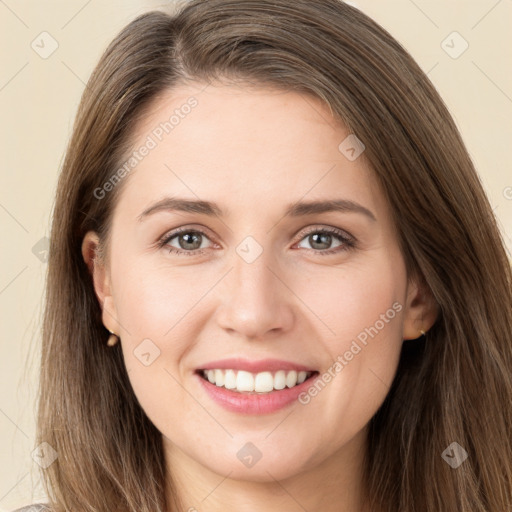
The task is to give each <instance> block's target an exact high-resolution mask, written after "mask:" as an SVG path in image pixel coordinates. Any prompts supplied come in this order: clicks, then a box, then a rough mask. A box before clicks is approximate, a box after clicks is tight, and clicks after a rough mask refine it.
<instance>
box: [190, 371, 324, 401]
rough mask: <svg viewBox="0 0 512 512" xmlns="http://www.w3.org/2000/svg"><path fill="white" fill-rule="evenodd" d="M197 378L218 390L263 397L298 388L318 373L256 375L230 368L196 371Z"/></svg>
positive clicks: (297, 372)
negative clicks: (222, 389)
mask: <svg viewBox="0 0 512 512" xmlns="http://www.w3.org/2000/svg"><path fill="white" fill-rule="evenodd" d="M195 373H196V374H197V375H199V377H201V378H202V379H204V380H206V381H208V382H209V383H210V384H213V385H214V386H216V387H218V388H224V389H227V390H229V391H232V392H235V393H242V394H256V395H264V394H269V393H272V392H275V391H281V390H284V389H291V388H294V387H297V386H300V385H301V384H303V383H304V382H306V381H307V380H310V379H314V378H315V377H316V376H317V375H318V374H319V372H318V371H304V370H301V371H296V370H273V371H262V372H258V373H253V372H248V371H245V370H236V369H230V368H209V369H198V370H196V372H195Z"/></svg>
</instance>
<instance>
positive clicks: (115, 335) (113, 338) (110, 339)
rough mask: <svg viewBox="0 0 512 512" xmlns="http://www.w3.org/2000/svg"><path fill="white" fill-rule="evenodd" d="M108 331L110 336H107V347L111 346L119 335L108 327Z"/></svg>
mask: <svg viewBox="0 0 512 512" xmlns="http://www.w3.org/2000/svg"><path fill="white" fill-rule="evenodd" d="M108 332H109V333H110V336H109V337H108V341H107V345H108V346H109V347H113V346H114V345H115V344H116V343H117V342H118V341H119V337H118V336H117V334H114V333H113V332H112V331H111V330H110V329H108Z"/></svg>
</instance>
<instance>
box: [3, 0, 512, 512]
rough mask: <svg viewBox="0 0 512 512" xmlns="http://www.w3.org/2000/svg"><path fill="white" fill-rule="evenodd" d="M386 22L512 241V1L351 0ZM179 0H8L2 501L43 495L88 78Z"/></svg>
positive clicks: (10, 503)
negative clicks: (50, 277) (130, 29)
mask: <svg viewBox="0 0 512 512" xmlns="http://www.w3.org/2000/svg"><path fill="white" fill-rule="evenodd" d="M349 3H351V4H352V5H355V6H356V7H358V8H359V9H361V10H362V11H364V12H365V13H367V14H369V15H370V16H371V17H373V18H374V19H375V20H376V21H377V22H379V23H380V24H381V25H383V26H384V27H385V28H386V29H388V30H389V31H390V32H391V34H392V35H393V36H395V37H396V38H397V39H398V40H399V41H400V42H401V43H402V44H403V45H404V46H405V47H406V48H407V49H408V50H409V52H410V53H411V54H412V56H413V57H414V58H415V59H416V60H417V62H418V63H419V65H420V66H421V68H422V69H423V70H425V71H426V72H427V73H428V76H429V77H430V79H431V80H432V81H433V83H434V85H435V86H436V87H437V89H438V90H439V92H440V93H441V96H442V97H443V98H444V100H445V102H446V104H447V105H448V108H449V109H450V111H451V113H452V114H453V116H454V118H455V121H456V123H457V125H458V127H459V128H460V130H461V132H462V136H463V138H464V140H465V142H466V145H467V147H468V150H469V152H470V154H471V156H472V158H473V160H474V162H475V164H476V168H477V170H478V172H479V174H480V177H481V179H482V182H483V184H484V187H485V189H486V191H487V193H488V196H489V199H490V202H491V204H492V207H493V209H494V212H495V214H496V216H497V219H498V221H499V223H500V228H501V230H502V233H503V237H504V239H505V242H506V244H507V247H508V249H509V253H510V251H511V250H512V172H511V163H512V157H511V151H510V144H511V141H512V138H511V135H512V126H511V121H510V119H512V72H511V67H510V62H512V33H511V32H512V31H511V30H510V27H511V26H512V24H511V22H512V0H472V1H470V0H442V1H429V0H414V1H413V0H393V1H385V2H384V1H377V0H373V1H371V0H359V1H354V2H349ZM171 4H172V2H168V3H166V2H157V1H151V0H139V1H137V0H125V1H123V2H121V1H99V0H88V1H87V0H71V1H70V0H68V1H64V0H61V1H55V0H54V1H46V2H37V1H35V0H0V48H1V50H0V52H1V66H0V112H1V114H0V115H1V117H0V119H1V123H0V125H1V132H0V141H1V153H0V173H1V174H0V226H1V236H0V244H1V245H2V247H1V254H2V260H1V267H0V311H1V322H0V329H1V345H0V381H1V382H0V511H1V510H7V511H9V510H13V509H15V508H17V507H19V506H22V505H26V504H29V503H33V502H35V501H37V500H40V499H44V493H43V491H42V488H41V485H40V480H39V466H38V465H37V464H36V463H35V461H34V460H33V458H32V453H33V451H34V449H35V448H36V446H35V441H34V433H35V397H36V393H37V385H38V384H37V379H38V362H39V359H38V358H39V353H40V318H41V311H42V298H43V290H44V279H45V272H46V263H45V259H46V254H47V253H46V244H47V238H46V237H47V236H48V234H49V226H50V217H51V211H52V205H53V198H54V192H55V186H56V179H57V176H58V172H59V169H60V165H61V162H62V157H63V153H64V149H65V146H66V143H67V141H68V138H69V136H70V133H71V127H72V123H73V119H74V115H75V113H76V108H77V106H78V102H79V99H80V96H81V94H82V91H83V90H84V87H85V83H86V81H87V80H88V78H89V75H90V73H91V71H92V69H93V67H94V66H95V64H96V62H97V61H98V59H99V57H100V55H101V53H102V51H103V50H104V48H105V47H106V45H107V44H108V43H109V42H110V41H111V39H112V38H113V37H114V36H115V35H116V33H117V32H118V31H119V30H120V29H121V28H122V27H123V26H124V25H126V24H127V23H128V22H129V21H131V20H132V19H133V18H134V17H136V16H137V15H139V14H142V13H143V12H145V11H148V10H151V9H155V8H158V9H161V8H166V7H169V5H171Z"/></svg>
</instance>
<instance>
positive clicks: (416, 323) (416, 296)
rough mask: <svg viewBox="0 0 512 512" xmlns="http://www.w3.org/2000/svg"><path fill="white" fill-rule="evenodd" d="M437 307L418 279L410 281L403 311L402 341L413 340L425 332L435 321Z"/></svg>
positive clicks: (428, 290)
mask: <svg viewBox="0 0 512 512" xmlns="http://www.w3.org/2000/svg"><path fill="white" fill-rule="evenodd" d="M438 311H439V306H438V304H437V302H436V300H435V299H434V297H433V295H432V292H431V291H430V288H429V287H428V286H427V284H426V283H425V281H424V280H423V279H420V278H413V279H410V280H409V282H408V284H407V297H406V303H405V311H404V317H403V318H404V324H403V334H402V337H403V339H404V340H413V339H416V338H419V337H420V336H421V331H424V332H427V331H428V330H429V329H430V328H431V327H432V325H434V322H435V321H436V318H437V315H438Z"/></svg>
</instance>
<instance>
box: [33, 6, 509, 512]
mask: <svg viewBox="0 0 512 512" xmlns="http://www.w3.org/2000/svg"><path fill="white" fill-rule="evenodd" d="M212 79H224V80H238V81H242V82H245V83H247V84H249V83H251V84H261V85H266V84H268V85H271V86H275V87H278V88H281V89H283V90H294V91H297V92H299V93H303V94H304V95H305V97H307V95H310V96H313V97H316V98H320V99H321V100H323V101H325V103H326V104H327V105H328V107H329V108H330V110H331V112H332V114H333V116H334V117H335V119H337V120H340V121H342V122H343V123H345V125H346V126H347V127H348V128H349V129H350V131H351V132H353V133H355V134H357V136H358V138H359V139H361V140H362V141H363V143H364V144H365V146H366V150H365V152H364V154H363V156H364V158H365V159H366V160H367V162H368V163H369V164H370V166H371V168H372V169H373V171H374V172H375V176H376V178H377V179H378V180H379V183H380V184H381V185H382V189H383V190H384V193H385V195H386V197H387V200H388V201H389V204H390V207H391V210H392V214H393V220H394V222H395V224H396V227H397V231H398V235H399V242H400V246H401V249H402V252H403V255H404V259H405V261H406V266H407V270H408V272H409V274H410V275H413V274H414V275H417V276H420V277H421V278H422V279H424V282H425V283H427V285H428V287H429V289H430V290H431V292H432V296H433V297H434V299H435V301H436V302H437V305H438V307H439V315H438V318H437V320H436V322H435V324H434V326H433V327H432V329H431V330H430V331H429V332H428V333H427V335H426V337H424V338H422V339H418V340H414V342H410V341H409V342H405V343H404V346H403V351H402V354H401V359H400V363H399V367H398V371H397V374H396V377H395V380H394V381H393V383H392V386H391V389H390V391H389V394H388V396H387V398H386V400H385V402H384V403H383V405H382V407H381V408H380V409H379V410H378V412H377V413H376V415H375V416H374V417H373V418H372V419H371V423H370V430H369V433H370V434H369V451H368V456H367V458H366V459H365V470H366V471H365V475H366V480H365V484H366V486H367V496H368V500H369V502H370V504H371V508H372V510H374V511H376V510H379V511H380V510H382V511H383V512H397V511H400V512H438V511H440V510H446V511H459V512H484V511H485V512H505V511H510V510H512V445H511V438H510V426H511V425H512V408H511V403H512V378H511V373H512V372H511V370H512V339H511V333H512V291H511V290H512V276H511V269H510V263H509V261H508V258H507V255H506V251H505V248H504V242H503V239H502V238H501V235H500V232H499V230H498V228H497V224H496V220H495V218H494V215H493V212H492V210H491V208H490V205H489V202H488V200H487V198H486V195H485V193H484V191H483V188H482V185H481V183H480V181H479V178H478V176H477V174H476V172H475V169H474V166H473V164H472V162H471V160H470V157H469V156H468V152H467V151H466V149H465V147H464V144H463V142H462V140H461V137H460V135H459V132H458V130H457V128H456V126H455V124H454V122H453V120H452V118H451V116H450V114H449V112H448V110H447V108H446V107H445V105H444V103H443V101H442V100H441V99H440V97H439V95H438V93H437V92H436V90H435V89H434V87H433V86H432V84H431V83H430V81H429V80H428V78H427V76H426V75H425V73H423V72H422V70H421V69H420V68H419V66H418V65H417V64H416V63H415V62H414V60H413V59H412V58H411V57H410V55H409V54H408V53H407V52H406V51H405V50H404V48H402V46H401V45H400V44H399V43H398V42H397V41H396V40H395V39H394V38H393V37H392V36H391V35H389V34H388V33H387V32H386V31H385V30H384V29H383V28H381V27H380V26H379V25H378V24H376V23H375V22H374V21H372V20H371V19H370V18H368V17H367V16H366V15H364V14H363V13H361V12H360V11H358V10H357V9H354V8H352V7H350V6H348V5H346V4H344V3H342V2H341V1H338V0H317V1H314V2H311V1H309V0H294V1H293V2H290V1H289V0H246V1H240V0H206V1H204V0H203V1H201V0H192V1H191V2H189V3H186V4H185V5H184V6H182V8H181V9H180V10H179V12H178V13H176V14H169V13H165V12H160V11H154V12H149V13H146V14H143V15H141V16H139V17H138V18H137V19H135V20H134V21H132V22H131V23H130V24H129V25H128V26H126V27H125V28H124V29H123V30H122V31H121V33H120V34H119V35H118V36H117V37H116V38H115V39H114V41H113V42H112V43H111V44H110V46H109V47H108V48H107V50H106V51H105V53H104V55H103V56H102V58H101V60H100V62H99V63H98V65H97V67H96V68H95V70H94V72H93V74H92V76H91V78H90V80H89V82H88V84H87V87H86V89H85V91H84V94H83V97H82V101H81V104H80V107H79V110H78V114H77V118H76V121H75V125H74V129H73V134H72V137H71V140H70V142H69V147H68V149H67V153H66V157H65V160H64V163H63V168H62V172H61V175H60V179H59V183H58V190H57V195H56V203H55V208H54V213H53V225H52V230H51V243H50V251H49V268H48V281H47V295H46V303H45V308H46V309H45V317H44V325H43V347H42V365H41V384H40V385H41V387H40V397H39V412H38V435H37V443H41V442H47V443H49V444H50V445H51V446H52V447H53V448H54V449H55V450H56V451H57V453H58V457H57V459H56V460H55V462H54V463H53V464H51V465H50V466H49V467H48V468H47V469H46V470H45V471H44V478H45V480H44V481H45V485H46V488H47V492H48V495H49V497H50V499H51V505H52V507H53V508H54V510H55V511H56V512H62V511H70V510H72V511H73V512H78V511H80V510H84V511H85V510H87V511H105V512H107V511H108V512H111V511H113V510H123V511H131V512H157V511H161V512H163V511H169V510H178V509H179V508H178V507H179V505H178V504H177V503H169V502H167V501H166V494H167V497H168V496H169V495H171V496H174V495H175V493H174V492H171V493H169V492H167V493H166V478H167V471H166V468H165V464H164V459H163V450H162V442H161V437H162V436H161V434H160V432H159V431H158V430H157V429H156V427H155V426H154V425H153V424H152V423H151V422H150V420H149V419H148V418H147V416H146V415H145V413H144V411H143V410H142V409H141V407H140V405H139V403H138V402H137V399H136V397H135V395H134V393H133V391H132V388H131V385H130V382H129V379H128V377H127V374H126V369H125V366H124V363H123V357H122V352H121V348H120V346H119V344H118V345H117V346H116V347H114V348H108V347H107V346H106V340H107V337H108V332H107V331H106V330H105V328H104V327H103V325H102V321H101V315H100V311H101V310H100V306H99V304H98V301H97V299H96V296H95V293H94V289H93V285H92V280H91V276H90V274H89V272H88V270H87V266H86V265H85V263H84V261H83V259H82V255H81V242H82V239H83V237H84V235H85V233H86V232H87V231H89V230H95V231H97V232H98V233H99V234H100V239H101V240H103V241H104V242H105V241H106V240H108V238H107V235H108V230H109V226H110V219H111V215H112V212H113V209H114V207H115V204H116V198H117V197H118V196H119V193H120V191H121V190H122V183H121V184H120V186H118V187H115V188H114V190H113V191H112V192H110V193H109V194H106V196H105V197H104V198H101V199H98V198H97V194H95V193H94V191H95V190H96V189H98V188H101V187H102V186H103V184H104V183H106V182H107V181H108V180H109V179H110V178H111V177H112V176H113V175H114V173H115V172H116V171H117V170H118V169H119V166H120V165H122V162H123V161H124V160H125V159H126V155H127V154H128V153H129V150H130V141H131V139H130V137H131V135H132V134H133V130H134V126H135V124H136V122H137V120H138V119H140V116H142V115H143V114H144V112H145V109H146V108H147V106H148V105H149V102H150V101H151V100H152V99H154V98H155V97H156V96H157V95H158V94H160V93H162V92H165V91H166V90H170V89H172V88H173V87H175V86H176V85H178V84H181V83H184V82H185V81H186V80H197V81H200V82H204V83H208V82H209V81H210V80H212ZM132 150H133V148H132ZM453 442H457V443H458V444H459V445H461V446H462V447H463V448H464V449H465V450H466V451H467V453H468V455H469V456H468V458H467V460H466V461H465V462H464V463H462V465H460V466H459V467H458V468H457V469H454V468H452V467H450V465H449V464H447V463H446V462H445V460H444V459H443V457H442V456H441V454H442V453H443V452H444V450H445V449H446V448H447V447H448V446H450V445H451V443H453Z"/></svg>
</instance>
